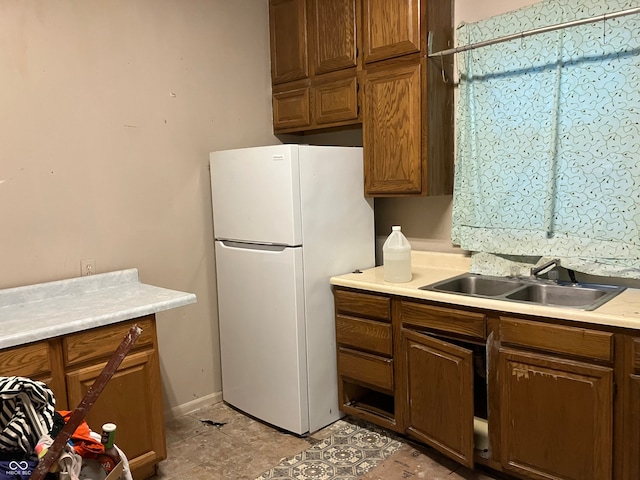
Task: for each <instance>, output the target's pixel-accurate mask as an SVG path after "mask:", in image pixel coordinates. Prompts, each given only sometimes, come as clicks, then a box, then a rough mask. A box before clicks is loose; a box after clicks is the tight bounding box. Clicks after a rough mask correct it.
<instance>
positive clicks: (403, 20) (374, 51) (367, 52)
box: [362, 0, 426, 63]
mask: <svg viewBox="0 0 640 480" xmlns="http://www.w3.org/2000/svg"><path fill="white" fill-rule="evenodd" d="M425 3H426V2H425ZM362 13H363V22H362V23H363V28H364V35H363V41H364V61H365V62H366V63H370V62H375V61H378V60H384V59H386V58H393V57H399V56H401V55H407V54H409V53H416V52H419V51H420V49H421V46H420V41H421V32H420V27H421V24H424V20H423V19H421V13H420V0H363V12H362Z"/></svg>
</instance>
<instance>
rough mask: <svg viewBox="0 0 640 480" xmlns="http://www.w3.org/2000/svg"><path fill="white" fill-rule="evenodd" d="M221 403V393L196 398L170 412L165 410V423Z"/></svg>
mask: <svg viewBox="0 0 640 480" xmlns="http://www.w3.org/2000/svg"><path fill="white" fill-rule="evenodd" d="M221 401H222V392H215V393H212V394H211V395H206V396H204V397H200V398H197V399H195V400H192V401H191V402H187V403H183V404H182V405H178V406H177V407H173V408H171V409H170V410H166V411H165V412H164V419H165V421H168V420H174V419H176V418H178V417H182V416H184V415H187V414H189V413H192V412H195V411H196V410H198V409H200V408H202V407H208V406H209V405H213V404H216V403H219V402H221Z"/></svg>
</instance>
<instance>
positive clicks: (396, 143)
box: [362, 62, 424, 196]
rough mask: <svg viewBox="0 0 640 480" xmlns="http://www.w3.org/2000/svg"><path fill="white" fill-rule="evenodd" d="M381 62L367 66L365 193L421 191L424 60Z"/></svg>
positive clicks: (365, 75) (365, 95) (364, 141)
mask: <svg viewBox="0 0 640 480" xmlns="http://www.w3.org/2000/svg"><path fill="white" fill-rule="evenodd" d="M378 67H379V65H378V66H376V68H370V69H367V71H366V72H365V73H364V76H363V77H364V113H363V120H362V121H363V147H364V177H365V194H366V195H369V196H385V195H389V196H394V195H403V194H405V195H406V194H414V195H415V194H421V193H422V191H423V180H424V179H423V168H424V167H423V156H422V119H421V98H422V97H421V87H420V71H421V65H420V63H418V62H409V63H407V62H402V63H399V64H396V63H391V64H389V65H387V66H384V67H383V68H378Z"/></svg>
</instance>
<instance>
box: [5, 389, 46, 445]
mask: <svg viewBox="0 0 640 480" xmlns="http://www.w3.org/2000/svg"><path fill="white" fill-rule="evenodd" d="M21 392H24V393H25V394H26V395H27V396H28V397H29V399H30V400H31V403H32V405H33V408H34V409H35V411H36V414H37V415H38V417H39V419H40V422H41V423H42V426H43V428H44V430H45V431H47V432H49V431H50V430H51V427H53V414H54V413H55V398H54V396H53V392H52V391H51V390H49V388H47V386H46V385H45V384H44V383H43V382H38V381H35V380H31V379H30V378H25V377H0V451H4V452H18V451H22V452H25V453H28V454H31V453H33V449H34V448H35V446H36V444H37V443H38V434H37V433H36V431H35V429H34V428H33V426H32V425H31V423H30V422H29V418H28V417H27V414H26V412H25V409H24V406H23V405H22V401H21V400H20V399H19V398H18V397H17V395H18V394H19V393H21Z"/></svg>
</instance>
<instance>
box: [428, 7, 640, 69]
mask: <svg viewBox="0 0 640 480" xmlns="http://www.w3.org/2000/svg"><path fill="white" fill-rule="evenodd" d="M634 13H640V7H636V8H630V9H628V10H621V11H619V12H615V13H605V14H604V15H598V16H596V17H591V18H585V19H582V20H573V21H571V22H565V23H558V24H556V25H549V26H547V27H541V28H535V29H533V30H527V31H525V32H520V33H514V34H511V35H505V36H504V37H498V38H494V39H491V40H485V41H483V42H477V43H470V44H469V45H463V46H462V47H456V48H450V49H448V50H441V51H439V52H435V53H429V54H428V55H427V57H444V56H445V55H452V54H455V53H460V52H466V51H467V50H473V49H476V48H480V47H486V46H488V45H493V44H495V43H502V42H508V41H509V40H516V39H518V38H524V37H530V36H531V35H537V34H539V33H546V32H553V31H554V30H560V29H563V28H568V27H575V26H578V25H584V24H585V23H595V22H598V21H603V22H604V21H606V20H609V19H611V18H618V17H624V16H626V15H633V14H634ZM431 41H432V35H431V32H429V51H431Z"/></svg>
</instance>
